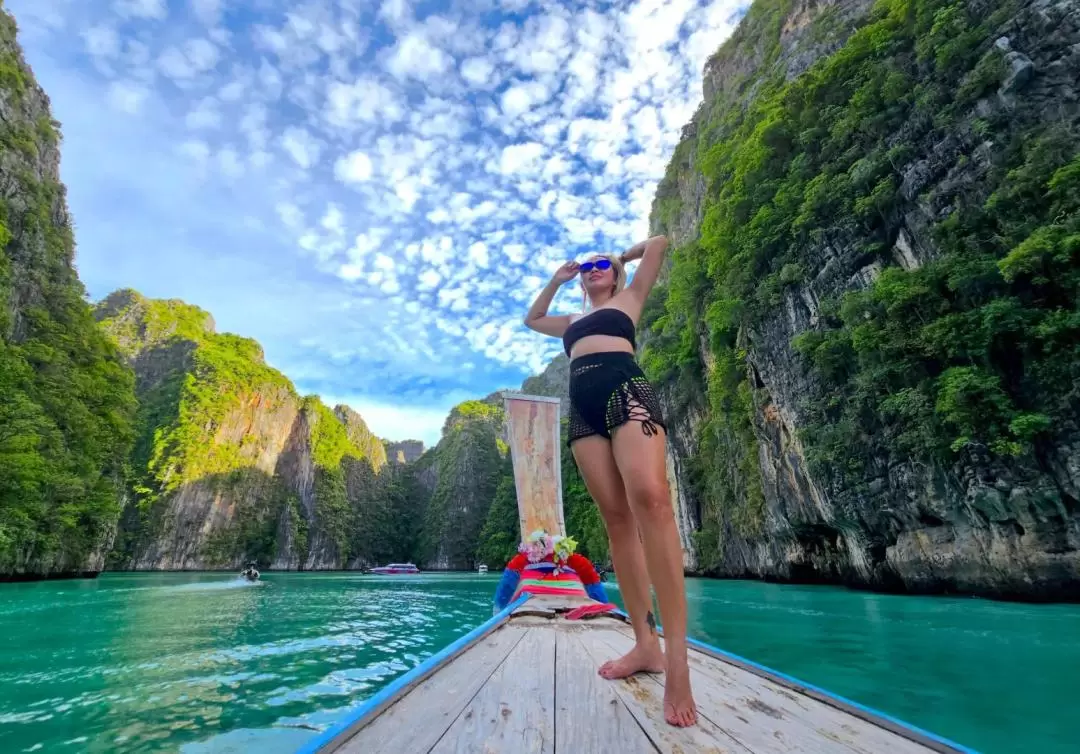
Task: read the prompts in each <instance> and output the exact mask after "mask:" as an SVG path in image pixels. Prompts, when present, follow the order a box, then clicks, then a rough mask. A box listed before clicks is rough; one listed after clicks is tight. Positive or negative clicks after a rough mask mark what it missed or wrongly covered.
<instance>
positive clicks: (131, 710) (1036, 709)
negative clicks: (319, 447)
mask: <svg viewBox="0 0 1080 754" xmlns="http://www.w3.org/2000/svg"><path fill="white" fill-rule="evenodd" d="M497 578H498V577H497V575H495V574H492V575H489V576H476V575H472V574H458V575H437V576H435V575H433V576H427V575H424V576H419V577H391V578H388V577H373V576H360V575H355V574H325V575H324V574H266V575H265V576H264V581H263V582H261V583H259V584H254V585H249V584H247V583H245V582H242V581H239V580H238V579H235V578H234V577H232V576H231V575H222V574H136V575H111V574H107V575H105V576H102V577H101V578H100V579H98V580H96V581H65V582H43V583H36V584H7V585H0V630H2V632H3V633H2V635H3V636H4V637H5V639H6V646H7V648H8V649H7V651H4V652H2V653H0V751H3V752H21V751H45V752H52V751H59V752H69V751H70V752H151V751H153V752H159V751H179V752H185V753H188V754H195V753H199V754H202V753H203V752H211V751H212V752H230V751H251V750H257V751H259V752H260V754H276V753H277V752H291V751H295V749H296V748H297V747H298V746H299V745H300V744H302V743H303V742H304V741H307V740H309V739H310V738H311V737H312V736H314V735H316V731H318V730H321V729H323V728H324V727H325V726H327V725H328V724H330V723H331V722H333V721H334V720H335V719H338V718H339V717H340V716H341V715H343V714H345V713H346V712H347V711H348V710H349V709H350V708H351V707H353V706H355V705H357V704H359V703H360V702H361V701H362V700H363V699H365V698H367V697H369V696H371V695H372V694H373V693H375V692H376V691H377V690H378V689H379V688H381V687H382V686H384V685H385V684H387V683H389V682H390V681H391V680H393V679H394V678H395V677H397V676H399V675H400V674H401V673H404V672H406V671H407V670H408V669H409V668H411V667H413V666H415V665H416V664H418V663H419V662H421V661H423V659H424V658H425V657H427V656H430V655H431V654H432V653H434V652H436V651H438V649H439V648H441V647H442V646H444V645H445V644H447V643H449V642H450V641H452V640H453V639H454V638H456V637H458V636H460V635H462V634H464V633H466V632H467V631H469V630H470V629H472V628H474V627H475V626H477V625H479V624H480V623H482V622H483V621H485V620H486V619H487V618H489V617H490V616H491V601H490V600H491V593H492V590H493V589H494V586H495V583H496V581H497ZM688 592H689V600H690V632H691V635H692V636H694V637H696V638H699V639H702V640H704V641H708V642H709V643H712V644H715V645H717V646H721V647H723V648H725V649H727V650H729V651H732V652H735V653H737V654H739V655H742V656H744V657H748V658H750V659H753V660H755V661H757V662H761V663H763V664H766V665H769V666H771V667H773V668H775V669H777V670H781V671H784V672H787V673H790V674H792V675H795V676H796V677H799V678H801V679H803V680H806V681H809V682H811V683H815V684H818V685H820V686H823V687H825V688H828V689H830V690H832V691H834V692H836V693H839V694H842V695H844V696H847V697H849V698H851V699H854V700H856V701H859V702H862V703H864V704H868V705H870V706H873V707H875V708H878V709H880V710H882V711H885V712H888V713H890V714H893V715H896V716H899V717H900V718H902V719H904V720H907V721H909V722H912V723H914V724H916V725H920V726H922V727H925V728H927V729H929V730H931V731H933V732H935V733H938V734H941V735H944V736H947V737H950V738H953V739H954V740H957V741H959V742H961V743H964V744H966V745H968V746H971V747H973V748H976V749H979V750H980V751H984V752H1040V753H1047V754H1056V753H1058V752H1061V753H1064V752H1075V751H1078V750H1080V737H1078V736H1077V734H1076V732H1075V731H1076V725H1075V724H1074V723H1073V722H1071V720H1072V718H1073V715H1074V714H1075V709H1076V707H1077V702H1078V701H1080V693H1078V692H1077V684H1076V674H1077V671H1078V670H1080V632H1078V631H1077V629H1078V628H1080V607H1078V606H1073V605H1042V606H1032V605H1017V604H1009V603H994V602H987V601H982V600H972V599H950V598H938V599H932V598H920V597H896V596H881V595H874V594H866V593H860V592H850V591H846V590H842V589H833V588H826V587H792V586H778V585H770V584H761V583H756V582H732V581H709V580H703V579H691V580H690V581H689V583H688ZM612 596H613V597H614V598H615V601H619V600H618V590H617V587H616V588H613V589H612Z"/></svg>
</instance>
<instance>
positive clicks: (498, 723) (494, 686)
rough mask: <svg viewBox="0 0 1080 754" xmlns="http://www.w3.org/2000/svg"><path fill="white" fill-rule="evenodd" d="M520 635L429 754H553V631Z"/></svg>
mask: <svg viewBox="0 0 1080 754" xmlns="http://www.w3.org/2000/svg"><path fill="white" fill-rule="evenodd" d="M504 630H507V631H520V632H521V633H522V634H523V636H522V637H521V640H520V641H519V642H518V643H517V644H516V646H515V647H514V649H513V651H511V652H510V654H509V655H508V656H507V658H506V660H505V661H503V663H502V664H501V665H500V666H499V668H498V669H497V670H496V671H495V672H494V673H492V674H491V677H490V678H488V680H487V683H485V684H484V685H483V687H482V688H481V689H480V691H479V692H478V693H477V694H476V696H475V697H473V698H472V699H471V700H470V701H469V703H468V704H467V705H466V706H465V709H464V710H462V712H461V714H459V715H458V717H457V719H456V720H455V721H454V723H453V724H452V725H451V726H450V728H449V729H448V730H447V731H446V733H445V734H444V735H443V736H442V738H441V739H439V742H438V743H437V744H435V746H434V747H433V748H432V749H431V753H432V754H451V753H453V754H478V753H479V752H492V753H493V754H494V753H496V752H497V753H500V754H501V753H502V752H507V754H510V753H511V752H512V753H513V754H555V633H556V632H555V631H551V630H548V629H544V628H524V629H515V628H514V627H513V626H508V627H507V628H506V629H504Z"/></svg>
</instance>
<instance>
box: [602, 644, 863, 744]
mask: <svg viewBox="0 0 1080 754" xmlns="http://www.w3.org/2000/svg"><path fill="white" fill-rule="evenodd" d="M598 640H599V641H601V642H603V643H604V645H605V646H607V647H608V649H609V654H608V656H609V657H619V656H621V655H623V654H626V653H627V652H629V651H630V649H631V648H632V647H633V646H634V642H633V640H630V639H627V637H626V636H624V635H623V634H622V633H621V632H619V631H605V632H604V633H603V634H602V635H601V636H599V637H598ZM641 682H642V683H651V684H655V686H657V687H658V688H657V693H659V694H660V695H661V696H663V693H664V677H663V675H659V674H657V675H649V676H643V680H642V681H641ZM690 684H691V687H692V688H693V691H694V701H695V702H696V703H697V709H698V716H699V719H700V718H701V717H705V718H707V719H708V720H709V721H711V722H712V723H714V724H715V725H717V726H720V727H723V729H724V730H726V731H727V732H728V734H729V735H730V736H731V737H733V738H735V739H736V740H738V741H739V742H740V743H741V744H743V746H745V747H746V748H747V749H749V750H750V751H752V752H754V753H755V754H784V753H785V752H792V753H793V754H841V753H842V754H851V749H849V748H847V747H846V746H844V745H842V744H840V743H838V742H836V741H833V740H831V739H829V738H826V737H824V736H821V735H819V734H818V733H816V732H815V731H814V729H813V728H808V727H807V726H805V725H803V724H802V722H801V721H799V720H795V719H793V718H791V717H790V716H788V715H786V714H784V713H783V712H781V711H780V710H778V709H776V708H775V707H772V706H770V705H768V704H765V703H764V702H762V701H761V700H760V699H759V698H758V697H757V696H756V695H755V694H753V693H749V692H747V691H746V690H745V689H742V688H740V687H738V686H737V685H734V684H721V683H717V682H716V680H715V679H713V678H711V677H710V676H708V675H706V674H704V673H702V672H700V670H698V669H697V668H694V667H691V668H690Z"/></svg>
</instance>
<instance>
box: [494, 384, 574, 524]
mask: <svg viewBox="0 0 1080 754" xmlns="http://www.w3.org/2000/svg"><path fill="white" fill-rule="evenodd" d="M503 403H504V406H505V407H506V426H507V443H508V444H509V445H510V456H511V458H512V459H513V465H514V487H515V490H516V492H517V504H518V524H519V527H520V530H521V537H522V539H524V538H525V537H526V536H528V534H529V533H530V532H532V531H534V530H536V529H546V530H547V531H548V532H549V533H550V534H565V533H566V526H565V524H564V522H563V502H562V474H561V470H560V464H561V462H562V453H561V449H560V447H559V443H560V437H559V404H558V403H557V402H551V401H541V400H530V399H529V398H528V397H526V396H515V395H506V396H504V400H503Z"/></svg>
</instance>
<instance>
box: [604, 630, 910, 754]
mask: <svg viewBox="0 0 1080 754" xmlns="http://www.w3.org/2000/svg"><path fill="white" fill-rule="evenodd" d="M614 633H616V634H618V637H615V636H613V635H611V634H608V635H606V636H605V638H606V639H608V640H609V643H610V644H611V646H612V648H613V650H614V651H616V652H618V653H620V654H622V653H624V652H627V651H629V649H630V647H632V646H633V643H634V640H633V637H632V635H628V634H627V632H625V631H623V630H622V628H621V627H620V628H619V629H618V630H617V631H616V632H614ZM661 643H663V640H662V639H661ZM689 661H690V676H691V680H690V682H691V684H692V685H693V688H694V695H695V699H696V701H697V703H698V709H699V710H701V709H702V708H703V707H704V708H705V709H707V710H710V711H711V710H714V709H715V710H719V712H718V715H720V716H722V717H723V719H724V720H732V719H734V720H735V721H738V722H740V723H741V722H742V721H743V720H748V721H749V722H750V723H751V725H752V726H753V727H754V729H756V730H768V731H770V732H771V733H772V734H773V735H774V737H775V738H776V739H777V740H781V741H783V742H784V746H785V748H784V749H783V750H784V751H794V752H798V751H805V752H829V753H830V754H831V752H843V753H844V754H851V753H852V752H858V754H878V753H879V752H886V751H887V752H896V754H927V749H926V748H925V747H923V746H920V745H919V744H917V743H914V742H912V741H910V740H908V739H906V738H903V737H902V736H898V735H896V734H894V733H891V732H889V731H887V730H884V729H882V728H879V727H878V726H876V725H873V724H872V723H869V722H866V721H865V720H861V719H859V718H856V717H853V716H851V715H847V714H845V713H844V712H842V711H840V710H837V709H835V708H833V707H830V706H829V705H827V704H823V703H822V702H819V701H817V700H816V699H812V698H810V697H808V696H805V695H803V694H799V693H798V692H795V691H792V690H790V689H787V688H784V687H781V686H777V685H776V684H774V683H772V682H771V681H769V680H768V679H765V678H762V677H760V676H757V675H754V674H753V673H750V672H748V671H746V670H743V669H742V668H738V667H735V666H734V665H730V664H728V663H725V662H724V661H722V660H720V659H717V658H715V657H711V656H709V655H706V654H704V653H701V652H697V651H694V650H693V649H691V650H690V653H689ZM762 715H764V717H763V716H762ZM732 716H733V717H732ZM770 719H771V720H772V722H770ZM781 721H784V722H785V723H786V724H784V725H779V723H780V722H781ZM714 722H721V720H716V719H714ZM732 730H734V729H732ZM740 740H743V742H744V743H747V744H748V745H751V748H754V747H753V745H752V744H751V742H749V741H747V740H744V739H742V738H740ZM756 750H757V749H755V751H756ZM763 750H764V749H763Z"/></svg>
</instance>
